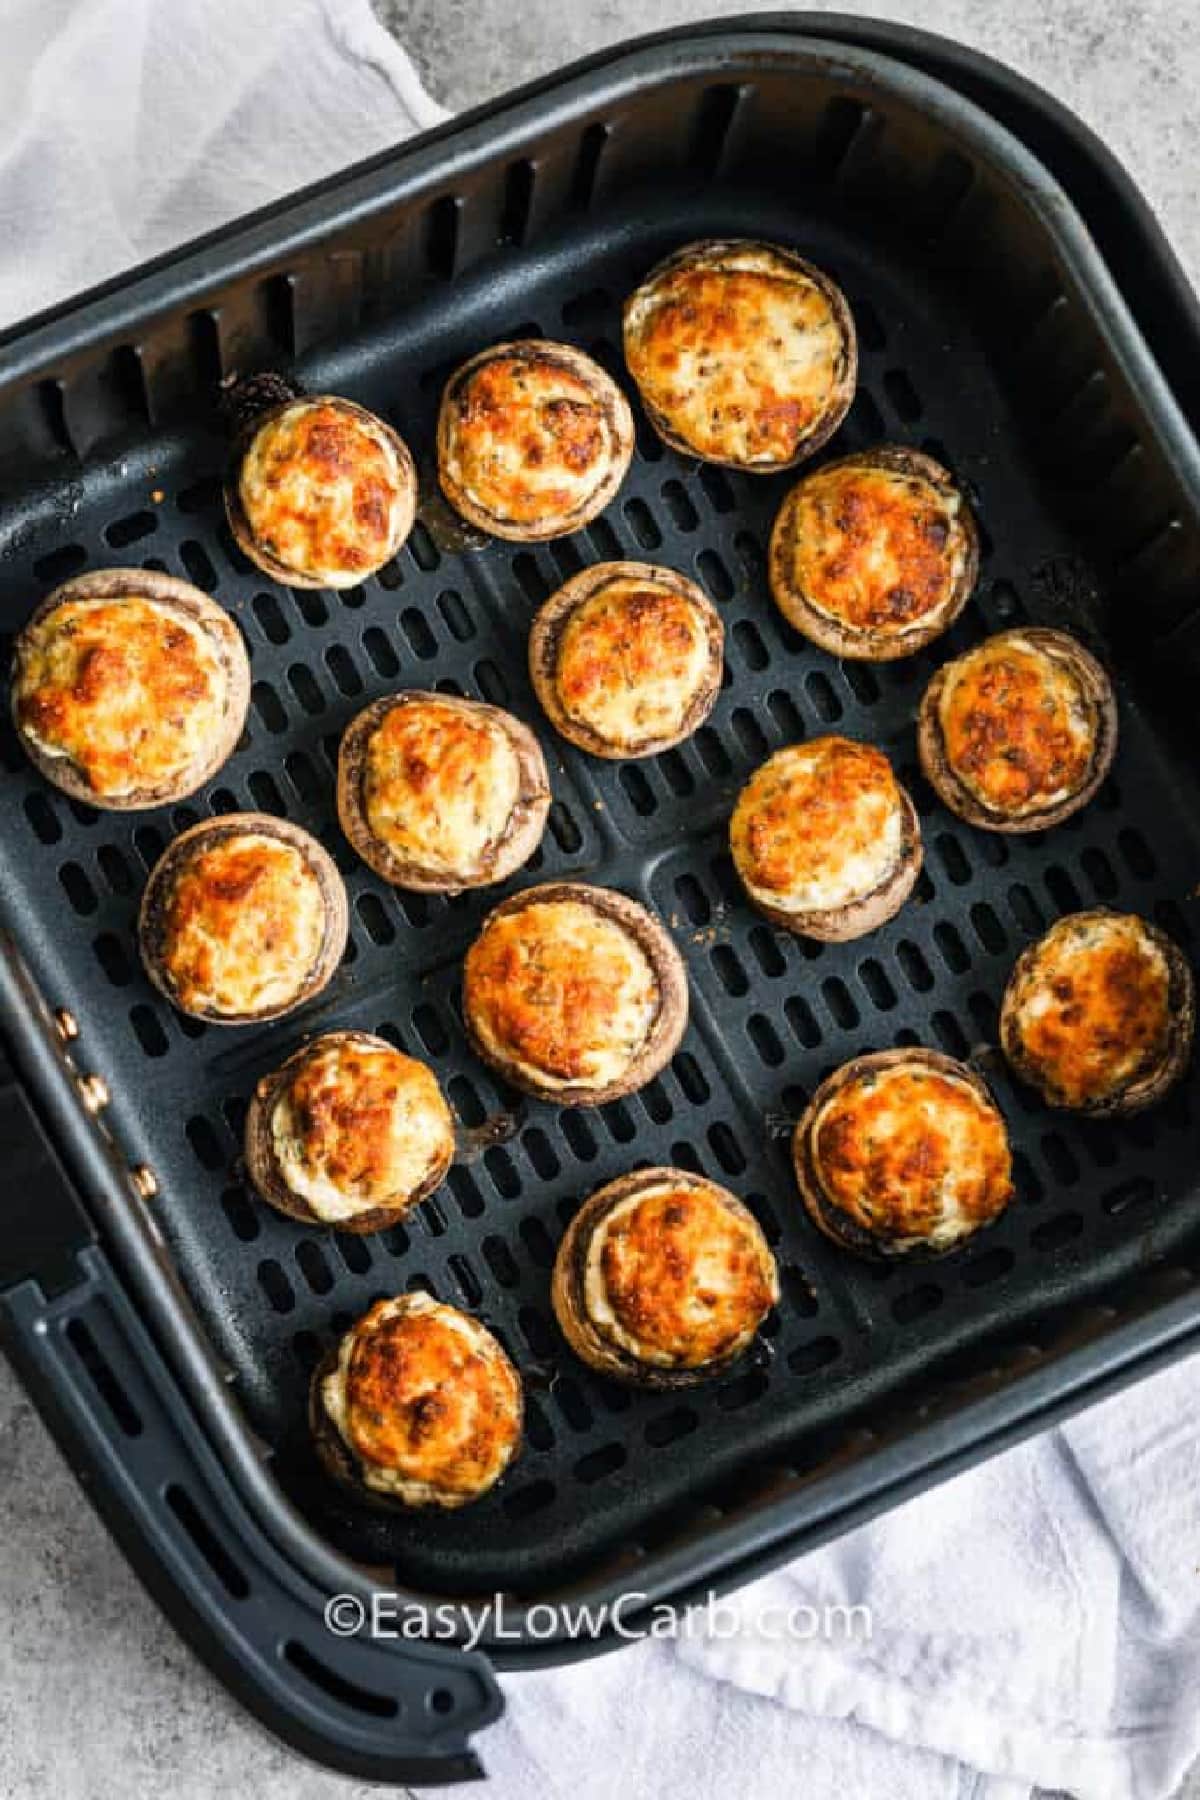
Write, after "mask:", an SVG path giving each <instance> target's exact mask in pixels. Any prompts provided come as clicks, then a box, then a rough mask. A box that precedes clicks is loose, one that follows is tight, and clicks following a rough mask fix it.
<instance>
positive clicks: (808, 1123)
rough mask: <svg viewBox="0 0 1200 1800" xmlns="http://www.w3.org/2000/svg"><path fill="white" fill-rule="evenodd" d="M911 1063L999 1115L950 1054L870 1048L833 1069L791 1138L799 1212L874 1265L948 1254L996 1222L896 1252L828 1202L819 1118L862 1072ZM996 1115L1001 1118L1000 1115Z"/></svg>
mask: <svg viewBox="0 0 1200 1800" xmlns="http://www.w3.org/2000/svg"><path fill="white" fill-rule="evenodd" d="M914 1063H915V1064H918V1065H920V1066H923V1067H924V1068H927V1069H930V1070H933V1071H935V1072H936V1073H938V1074H941V1075H949V1076H952V1077H954V1078H955V1079H957V1080H959V1081H962V1082H965V1083H966V1084H967V1085H968V1086H969V1087H971V1088H973V1089H974V1090H975V1092H976V1093H977V1094H978V1095H979V1097H980V1099H981V1100H983V1101H985V1102H986V1103H987V1105H988V1106H989V1107H990V1108H991V1109H992V1110H993V1111H994V1112H996V1113H997V1114H1000V1109H999V1107H998V1106H997V1104H996V1101H995V1098H994V1096H993V1094H992V1092H991V1089H990V1088H989V1087H988V1085H987V1083H986V1082H985V1081H984V1080H983V1078H982V1076H980V1075H978V1074H976V1072H975V1070H974V1069H972V1068H971V1067H970V1065H969V1064H967V1063H964V1062H959V1061H958V1059H957V1058H956V1057H953V1056H944V1055H943V1054H942V1053H941V1051H940V1050H926V1049H924V1048H922V1047H920V1046H916V1045H914V1046H913V1047H912V1048H902V1049H897V1050H875V1051H872V1052H870V1053H868V1054H867V1055H864V1056H853V1057H851V1058H850V1060H849V1062H845V1063H843V1064H842V1065H841V1067H840V1068H838V1069H835V1070H834V1071H833V1073H832V1075H829V1076H827V1077H826V1079H825V1080H824V1081H823V1082H822V1083H821V1084H820V1086H819V1087H818V1088H817V1090H816V1092H815V1093H814V1095H813V1097H812V1099H811V1100H810V1101H809V1103H808V1105H807V1106H806V1107H805V1109H804V1111H803V1112H802V1113H801V1115H800V1118H799V1120H798V1121H797V1123H796V1129H795V1131H794V1132H793V1134H792V1167H793V1169H794V1171H795V1175H796V1182H797V1185H798V1187H799V1189H800V1198H801V1200H802V1201H803V1202H804V1208H805V1211H806V1212H807V1213H808V1216H809V1218H810V1219H811V1220H812V1222H813V1224H814V1225H815V1226H816V1227H817V1229H818V1230H819V1231H821V1232H822V1233H823V1234H824V1236H825V1237H827V1238H829V1240H830V1241H831V1242H832V1243H834V1244H837V1246H838V1247H839V1249H842V1250H851V1251H853V1252H854V1253H855V1255H857V1256H863V1257H866V1258H868V1259H869V1260H870V1261H873V1262H891V1261H895V1260H897V1259H899V1260H902V1261H904V1262H925V1261H932V1260H935V1259H939V1258H941V1257H943V1256H949V1255H953V1253H954V1252H955V1251H956V1250H959V1249H961V1248H962V1247H963V1245H964V1244H967V1243H972V1242H974V1240H975V1238H976V1237H978V1235H979V1233H980V1232H981V1231H986V1229H987V1225H988V1224H994V1223H995V1220H994V1219H992V1220H989V1221H987V1222H986V1223H985V1224H983V1225H979V1226H976V1228H975V1229H974V1230H973V1231H972V1232H969V1233H964V1234H963V1236H962V1237H961V1238H960V1239H959V1240H958V1241H957V1242H956V1243H954V1244H949V1245H947V1246H946V1248H945V1249H940V1250H939V1249H936V1248H935V1247H934V1246H933V1245H931V1244H918V1245H910V1246H908V1247H900V1248H897V1247H895V1246H893V1245H892V1244H890V1243H889V1242H888V1241H887V1239H886V1238H884V1237H882V1236H878V1235H876V1234H875V1233H873V1232H870V1231H867V1230H865V1229H864V1228H863V1227H862V1226H861V1225H859V1224H858V1222H857V1221H856V1220H854V1219H851V1218H849V1217H847V1215H846V1214H845V1213H844V1212H843V1211H842V1209H841V1207H839V1206H836V1205H835V1204H834V1203H833V1202H832V1201H830V1200H829V1199H828V1198H827V1196H826V1194H825V1190H824V1186H823V1184H822V1182H821V1177H820V1171H819V1170H818V1168H817V1165H816V1160H815V1157H814V1154H813V1142H812V1138H813V1130H814V1127H815V1125H816V1123H817V1120H818V1118H819V1117H820V1114H821V1113H822V1112H823V1110H824V1108H825V1107H826V1105H827V1104H828V1102H829V1101H830V1100H832V1099H833V1098H834V1096H835V1095H836V1094H837V1093H838V1092H839V1091H840V1090H841V1089H842V1088H843V1087H845V1086H846V1085H847V1084H848V1083H850V1082H852V1081H857V1080H858V1078H859V1077H860V1076H861V1075H862V1074H863V1073H864V1072H866V1071H871V1070H875V1071H880V1070H884V1069H891V1068H896V1067H900V1066H904V1065H910V1066H911V1065H912V1064H914ZM1000 1116H1001V1117H1003V1115H1002V1114H1000ZM1003 1214H1004V1209H1003V1208H1001V1211H1000V1212H999V1213H998V1214H997V1215H996V1217H997V1218H1002V1217H1003Z"/></svg>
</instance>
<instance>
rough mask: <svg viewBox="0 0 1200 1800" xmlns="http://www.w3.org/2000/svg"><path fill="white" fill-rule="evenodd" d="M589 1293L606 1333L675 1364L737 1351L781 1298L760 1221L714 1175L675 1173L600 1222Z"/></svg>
mask: <svg viewBox="0 0 1200 1800" xmlns="http://www.w3.org/2000/svg"><path fill="white" fill-rule="evenodd" d="M668 1176H669V1172H668ZM583 1293H584V1304H585V1310H586V1314H587V1319H588V1321H589V1323H590V1324H591V1325H592V1326H593V1327H594V1328H595V1329H596V1330H597V1331H598V1332H599V1333H600V1335H601V1336H602V1337H605V1338H608V1339H609V1340H610V1341H611V1342H612V1343H614V1344H616V1345H618V1346H619V1348H621V1349H622V1350H625V1351H628V1353H629V1354H630V1355H631V1356H634V1357H636V1358H637V1359H638V1360H639V1361H642V1362H649V1363H655V1364H660V1365H662V1366H664V1367H668V1368H670V1367H682V1368H698V1367H701V1366H703V1365H704V1364H706V1363H711V1362H714V1361H723V1360H726V1359H728V1358H729V1357H731V1356H733V1355H734V1354H736V1353H737V1351H738V1350H739V1349H740V1348H741V1347H743V1346H744V1345H745V1344H747V1343H748V1342H749V1341H750V1339H751V1338H752V1337H753V1336H754V1333H755V1332H756V1331H757V1329H758V1327H759V1325H760V1324H761V1323H762V1321H763V1318H764V1317H765V1316H766V1314H767V1313H768V1312H769V1310H770V1308H771V1307H772V1306H773V1305H774V1304H775V1301H776V1299H777V1298H778V1293H777V1286H776V1276H775V1267H774V1261H773V1258H772V1256H771V1253H770V1251H769V1250H768V1248H767V1245H766V1242H765V1240H764V1238H763V1236H762V1233H761V1231H760V1230H759V1228H758V1226H757V1225H756V1224H755V1222H754V1220H753V1218H752V1217H751V1216H750V1215H749V1214H748V1213H746V1212H745V1210H744V1209H743V1208H741V1207H740V1206H739V1207H736V1208H735V1207H734V1206H732V1205H731V1204H730V1196H728V1195H726V1194H725V1193H724V1191H723V1190H722V1189H720V1188H718V1187H715V1186H714V1185H713V1184H712V1183H711V1182H705V1181H699V1180H696V1181H688V1182H686V1183H683V1182H679V1181H675V1180H672V1179H669V1178H668V1179H664V1180H662V1181H659V1182H655V1183H654V1184H653V1185H649V1186H645V1187H642V1188H640V1189H636V1190H635V1191H634V1192H633V1193H631V1194H630V1195H629V1196H628V1197H627V1198H625V1199H623V1200H620V1201H618V1202H617V1204H616V1205H615V1206H614V1207H613V1208H612V1210H611V1211H609V1212H607V1213H606V1214H605V1215H604V1216H603V1217H602V1218H601V1219H600V1220H599V1222H598V1223H597V1225H596V1226H595V1229H594V1230H593V1231H592V1233H591V1236H590V1240H589V1242H588V1245H587V1250H586V1262H585V1274H584V1283H583Z"/></svg>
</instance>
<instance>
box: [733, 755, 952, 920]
mask: <svg viewBox="0 0 1200 1800" xmlns="http://www.w3.org/2000/svg"><path fill="white" fill-rule="evenodd" d="M896 787H897V789H898V791H899V794H900V801H901V805H902V807H903V809H904V818H903V824H902V826H901V838H900V854H899V856H898V857H897V859H896V866H895V868H894V870H893V871H892V873H891V874H890V875H888V876H887V877H886V879H885V880H883V881H881V882H879V884H878V885H877V886H876V887H874V888H872V889H871V892H870V893H869V894H864V895H863V896H862V898H861V899H859V900H849V901H847V902H846V903H845V904H844V905H842V906H829V907H825V908H823V909H821V910H820V911H818V912H804V913H798V912H789V911H788V910H787V908H786V907H782V906H772V905H770V903H769V902H768V901H765V900H762V899H760V898H759V896H758V895H757V894H752V893H751V892H750V891H749V889H748V888H747V889H746V898H747V899H748V900H749V902H750V904H751V906H753V907H754V908H755V909H756V910H757V911H758V912H760V913H762V914H763V916H764V918H768V919H770V921H771V923H772V924H773V925H781V926H783V928H784V930H785V931H790V932H792V933H793V934H794V935H795V936H797V937H809V938H814V939H815V940H816V941H817V942H818V943H822V944H846V943H849V942H850V941H851V940H852V939H854V938H860V937H865V936H866V935H867V933H868V932H870V931H878V929H879V927H880V926H881V925H886V924H887V922H888V920H889V919H894V918H895V916H896V914H897V913H898V912H899V911H900V908H901V907H902V906H903V905H904V902H905V901H906V900H907V899H908V897H909V895H910V894H911V893H912V891H913V889H914V887H915V886H916V885H917V877H918V876H919V875H920V873H921V867H922V864H923V863H924V861H925V848H924V845H923V843H922V840H921V821H920V819H919V818H918V816H917V809H916V807H915V806H914V805H913V801H912V796H911V795H910V794H909V792H908V789H907V788H906V787H904V786H903V785H902V784H901V783H900V782H899V781H898V782H897V783H896ZM734 866H735V867H736V858H735V862H734Z"/></svg>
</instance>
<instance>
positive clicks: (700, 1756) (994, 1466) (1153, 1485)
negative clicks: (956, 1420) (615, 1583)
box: [480, 1358, 1200, 1800]
mask: <svg viewBox="0 0 1200 1800" xmlns="http://www.w3.org/2000/svg"><path fill="white" fill-rule="evenodd" d="M850 1606H856V1607H866V1608H867V1609H868V1611H869V1614H870V1634H869V1636H867V1635H866V1631H865V1622H864V1621H863V1619H862V1615H861V1614H860V1615H858V1616H857V1626H858V1629H856V1630H854V1631H853V1632H849V1633H848V1632H847V1631H846V1630H845V1629H844V1628H843V1624H842V1621H844V1619H845V1614H844V1613H842V1612H840V1611H839V1610H838V1609H840V1608H845V1607H850ZM789 1615H791V1616H793V1617H794V1618H795V1619H796V1622H797V1630H798V1635H796V1636H793V1637H788V1636H787V1635H786V1632H785V1631H783V1630H782V1627H783V1623H784V1621H786V1619H787V1618H788V1616H789ZM705 1626H706V1622H705V1621H704V1620H703V1619H701V1620H699V1621H698V1629H697V1630H696V1631H695V1632H684V1633H682V1634H681V1635H680V1636H679V1638H678V1639H676V1640H674V1641H667V1642H654V1643H643V1644H638V1645H636V1646H635V1647H633V1648H630V1649H625V1650H621V1651H619V1652H616V1653H614V1654H613V1655H612V1656H611V1657H609V1658H608V1659H607V1661H606V1662H602V1663H599V1664H584V1665H581V1666H579V1667H576V1668H573V1669H569V1670H565V1671H561V1672H557V1673H547V1674H538V1675H533V1676H523V1677H521V1678H519V1679H517V1680H513V1681H511V1682H510V1683H509V1684H508V1687H509V1695H510V1709H509V1712H508V1714H507V1716H506V1717H505V1719H503V1720H502V1721H501V1722H500V1724H498V1725H497V1726H496V1727H494V1728H493V1730H492V1731H490V1732H488V1733H487V1734H485V1736H484V1737H483V1738H482V1739H481V1740H480V1749H481V1751H482V1754H483V1756H484V1760H485V1762H486V1763H487V1764H488V1767H489V1769H490V1770H491V1771H492V1772H493V1774H494V1775H495V1776H496V1777H497V1778H498V1786H499V1791H500V1792H501V1793H502V1794H503V1795H505V1796H507V1795H509V1794H513V1795H516V1794H518V1793H522V1792H524V1793H537V1794H538V1795H539V1796H545V1800H617V1796H619V1795H637V1796H639V1797H640V1796H641V1795H643V1794H645V1795H651V1794H653V1795H654V1796H655V1797H656V1800H659V1797H664V1800H665V1797H668V1796H674V1795H676V1794H678V1795H680V1796H684V1795H686V1796H687V1797H688V1800H727V1797H728V1796H729V1795H731V1794H737V1795H741V1794H746V1795H747V1796H751V1797H753V1800H785V1796H787V1797H790V1796H793V1795H795V1794H798V1793H802V1794H803V1796H804V1800H877V1797H878V1800H883V1797H884V1796H887V1797H888V1800H905V1797H907V1796H908V1795H910V1794H911V1795H912V1796H914V1800H916V1797H917V1796H920V1800H1027V1796H1028V1795H1029V1794H1030V1793H1031V1791H1033V1790H1034V1789H1053V1790H1062V1791H1065V1792H1067V1793H1069V1794H1071V1795H1073V1796H1078V1797H1079V1800H1166V1797H1167V1796H1168V1795H1171V1794H1173V1793H1174V1792H1175V1791H1176V1789H1177V1787H1178V1785H1179V1783H1180V1781H1181V1780H1182V1778H1183V1776H1184V1774H1185V1773H1186V1771H1187V1770H1188V1768H1189V1767H1190V1766H1191V1764H1192V1763H1193V1762H1194V1761H1195V1760H1196V1758H1197V1757H1198V1756H1200V1358H1191V1359H1189V1360H1188V1361H1186V1362H1184V1363H1182V1364H1180V1365H1179V1366H1178V1367H1177V1368H1175V1369H1172V1370H1169V1371H1167V1372H1166V1373H1164V1374H1161V1375H1158V1376H1156V1377H1154V1378H1153V1379H1151V1380H1149V1381H1146V1382H1144V1383H1142V1384H1141V1385H1140V1386H1139V1387H1137V1388H1135V1389H1133V1390H1132V1391H1130V1392H1129V1393H1126V1394H1124V1395H1121V1396H1119V1397H1118V1398H1116V1399H1113V1400H1110V1401H1107V1402H1105V1403H1104V1404H1103V1405H1100V1406H1097V1407H1095V1408H1093V1409H1092V1410H1091V1411H1089V1412H1086V1413H1084V1414H1082V1415H1081V1416H1080V1417H1079V1418H1077V1419H1075V1420H1074V1421H1072V1422H1071V1423H1070V1424H1068V1425H1067V1426H1065V1427H1064V1428H1063V1429H1061V1430H1058V1431H1053V1432H1049V1433H1047V1434H1045V1435H1044V1436H1042V1437H1040V1438H1038V1439H1035V1440H1034V1441H1032V1442H1031V1443H1029V1444H1026V1445H1022V1446H1020V1447H1019V1448H1018V1449H1016V1450H1012V1451H1009V1452H1008V1453H1006V1454H1005V1455H1003V1456H1000V1457H996V1458H994V1459H993V1460H992V1461H991V1462H989V1463H986V1464H984V1465H982V1466H981V1467H980V1468H978V1469H974V1470H972V1471H970V1472H969V1473H968V1474H966V1475H962V1476H959V1477H958V1478H957V1479H955V1480H953V1481H950V1482H947V1483H945V1484H944V1485H943V1486H941V1487H939V1488H935V1489H934V1490H932V1491H931V1492H930V1493H928V1494H926V1495H923V1496H922V1497H921V1498H920V1499H917V1500H914V1501H911V1502H910V1503H909V1504H908V1505H907V1506H904V1507H901V1508H899V1509H898V1510H897V1511H895V1512H893V1513H891V1514H888V1515H886V1516H885V1517H883V1518H881V1519H878V1520H876V1521H874V1522H873V1523H872V1524H870V1525H868V1526H864V1527H863V1528H862V1529H860V1530H858V1531H856V1532H853V1533H851V1534H850V1535H849V1536H847V1537H845V1538H843V1539H841V1540H840V1541H839V1542H838V1543H835V1544H833V1545H830V1546H828V1547H826V1548H825V1549H823V1550H818V1551H815V1552H813V1554H812V1555H810V1556H807V1557H804V1558H802V1559H800V1560H798V1561H796V1562H794V1563H793V1564H791V1565H790V1566H789V1567H788V1568H786V1569H783V1570H781V1571H780V1572H778V1573H777V1574H775V1575H772V1576H770V1577H768V1578H766V1579H765V1580H763V1581H760V1582H757V1583H755V1584H754V1585H753V1586H751V1587H749V1588H745V1589H743V1590H742V1592H741V1593H740V1594H738V1595H736V1596H733V1597H732V1598H731V1602H730V1604H729V1605H723V1606H722V1608H721V1614H720V1617H719V1618H718V1619H717V1620H716V1621H715V1629H713V1630H711V1631H710V1630H707V1629H706V1628H705ZM714 1676H715V1677H716V1678H717V1680H718V1681H719V1682H720V1683H721V1684H723V1685H722V1686H721V1687H720V1688H719V1689H718V1690H717V1694H716V1696H715V1697H714V1694H713V1690H712V1686H711V1683H712V1678H713V1677H714ZM724 1684H728V1685H724ZM752 1696H759V1697H761V1698H752ZM789 1714H790V1715H791V1717H790V1720H789ZM568 1756H569V1761H567V1760H564V1759H565V1758H566V1757H568Z"/></svg>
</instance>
